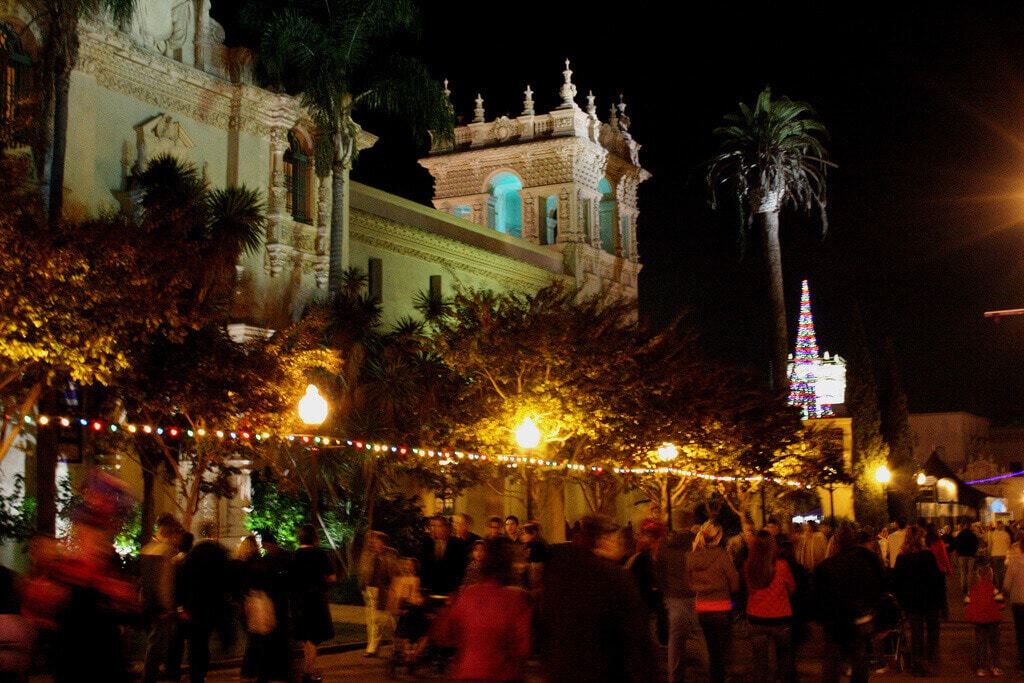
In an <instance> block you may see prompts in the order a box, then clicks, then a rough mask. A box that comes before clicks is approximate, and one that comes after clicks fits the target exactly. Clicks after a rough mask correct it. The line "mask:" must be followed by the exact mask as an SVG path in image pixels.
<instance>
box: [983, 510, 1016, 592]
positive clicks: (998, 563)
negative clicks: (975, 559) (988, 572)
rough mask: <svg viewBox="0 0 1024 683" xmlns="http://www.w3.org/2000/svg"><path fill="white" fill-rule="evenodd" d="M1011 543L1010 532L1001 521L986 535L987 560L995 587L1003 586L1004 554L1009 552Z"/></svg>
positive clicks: (1004, 571) (1004, 573) (1004, 574)
mask: <svg viewBox="0 0 1024 683" xmlns="http://www.w3.org/2000/svg"><path fill="white" fill-rule="evenodd" d="M1012 543H1013V537H1012V536H1011V535H1010V530H1009V529H1007V528H1006V524H1004V523H1003V520H999V521H998V522H996V526H995V528H994V529H992V531H990V532H989V534H988V560H989V564H990V565H991V566H992V577H993V580H994V581H995V584H996V585H997V586H1002V585H1003V577H1004V576H1006V553H1007V552H1009V550H1010V545H1011V544H1012Z"/></svg>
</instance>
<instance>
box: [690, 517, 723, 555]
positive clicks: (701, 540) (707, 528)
mask: <svg viewBox="0 0 1024 683" xmlns="http://www.w3.org/2000/svg"><path fill="white" fill-rule="evenodd" d="M721 542H722V525H721V524H719V523H718V522H716V521H715V520H713V519H709V520H708V521H706V522H704V523H703V524H701V525H700V531H698V532H697V536H696V537H695V538H694V539H693V549H694V550H699V549H701V548H714V547H717V546H718V544H719V543H721Z"/></svg>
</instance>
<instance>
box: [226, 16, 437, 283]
mask: <svg viewBox="0 0 1024 683" xmlns="http://www.w3.org/2000/svg"><path fill="white" fill-rule="evenodd" d="M243 18H244V22H243V23H245V24H246V25H247V26H248V27H249V28H250V30H253V31H255V32H256V33H257V34H258V36H259V39H258V45H256V47H257V50H258V53H259V55H260V58H261V60H262V64H263V67H264V70H265V73H266V75H267V76H268V80H269V84H270V86H271V87H278V88H282V89H287V90H290V91H292V92H301V94H302V103H303V105H304V106H305V107H306V108H307V109H308V110H309V112H310V114H311V116H312V117H313V120H314V122H315V123H316V126H317V130H318V134H319V139H318V145H317V164H316V167H317V169H318V173H320V174H321V176H323V177H325V176H326V175H327V173H328V172H332V173H333V177H332V186H331V196H332V198H333V204H332V209H331V237H330V244H331V246H330V249H331V253H330V274H329V278H328V291H329V292H332V293H333V292H335V291H337V290H338V289H339V288H341V287H342V286H343V279H344V271H345V269H346V268H347V267H348V239H349V232H348V210H349V202H348V187H349V183H348V178H349V172H350V171H351V169H352V164H353V163H354V162H355V160H356V157H357V155H358V153H359V147H358V141H359V134H360V132H361V128H360V127H359V124H357V123H356V121H355V118H354V117H355V114H356V113H357V111H359V110H365V111H367V112H374V111H376V112H381V113H386V114H392V115H398V116H400V117H402V118H403V119H404V120H405V122H406V123H407V124H408V125H409V126H410V127H411V128H412V132H413V133H414V134H416V135H423V136H425V135H426V134H427V133H428V132H430V133H432V134H433V135H434V136H435V138H436V139H438V140H447V139H451V138H452V135H453V127H454V123H453V120H454V117H453V115H452V111H451V104H450V103H449V101H448V99H447V96H446V95H445V94H444V91H443V90H442V88H441V86H440V84H439V83H438V82H437V81H436V80H434V79H433V78H431V77H430V75H429V73H428V72H427V69H426V67H425V66H424V65H423V63H422V62H420V61H419V60H418V59H416V58H413V57H410V56H408V55H407V54H406V53H405V50H404V48H405V47H406V46H407V44H408V38H409V37H410V36H413V35H415V33H416V31H417V30H418V13H417V11H416V5H415V3H414V2H412V1H411V0H345V1H342V0H297V1H295V2H290V3H288V4H287V5H286V6H282V5H281V4H280V3H278V2H275V1H274V0H250V1H249V3H248V4H247V5H246V8H245V10H244V11H243Z"/></svg>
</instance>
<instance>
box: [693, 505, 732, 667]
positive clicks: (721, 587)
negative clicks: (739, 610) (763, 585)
mask: <svg viewBox="0 0 1024 683" xmlns="http://www.w3.org/2000/svg"><path fill="white" fill-rule="evenodd" d="M686 569H687V574H688V579H689V582H690V586H691V587H692V588H693V592H694V594H695V595H696V599H695V606H696V608H697V620H698V621H699V622H700V628H701V631H703V633H704V640H705V642H706V643H707V647H708V667H709V670H710V676H709V680H710V681H712V683H721V682H722V681H724V680H725V675H726V669H727V666H728V662H727V661H726V660H727V658H728V656H729V653H730V650H731V645H732V622H731V619H730V615H731V613H732V596H733V594H735V593H736V592H737V591H738V590H739V588H740V577H739V573H738V572H737V571H736V567H735V565H733V562H732V558H731V557H730V556H729V552H728V551H727V550H726V549H725V548H723V547H722V526H721V525H720V524H719V523H718V522H716V521H713V520H708V521H707V522H704V524H703V525H701V527H700V531H698V532H697V535H696V537H695V538H694V540H693V551H692V552H691V553H690V555H689V557H687V559H686Z"/></svg>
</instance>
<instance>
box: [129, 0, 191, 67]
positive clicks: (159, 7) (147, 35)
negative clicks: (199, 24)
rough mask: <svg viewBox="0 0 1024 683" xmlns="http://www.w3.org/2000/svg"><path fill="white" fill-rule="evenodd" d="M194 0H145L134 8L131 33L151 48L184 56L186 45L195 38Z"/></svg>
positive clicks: (173, 57) (163, 53)
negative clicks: (174, 0)
mask: <svg viewBox="0 0 1024 683" xmlns="http://www.w3.org/2000/svg"><path fill="white" fill-rule="evenodd" d="M195 28H196V22H195V4H194V0H179V1H178V2H173V1H171V2H169V1H168V0H142V1H141V2H139V3H138V4H137V6H136V8H135V14H134V15H133V16H132V20H131V24H130V28H129V30H130V33H131V35H132V37H133V38H134V39H135V40H136V41H138V43H139V44H140V45H142V46H143V47H145V48H146V49H148V50H153V51H154V52H157V53H158V54H161V55H163V56H165V57H170V58H171V59H176V60H178V61H186V62H187V63H189V64H191V63H192V59H191V58H189V59H185V60H183V58H184V56H185V55H184V52H185V50H186V47H192V45H193V43H194V41H195Z"/></svg>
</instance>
